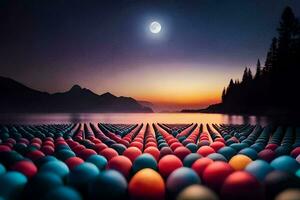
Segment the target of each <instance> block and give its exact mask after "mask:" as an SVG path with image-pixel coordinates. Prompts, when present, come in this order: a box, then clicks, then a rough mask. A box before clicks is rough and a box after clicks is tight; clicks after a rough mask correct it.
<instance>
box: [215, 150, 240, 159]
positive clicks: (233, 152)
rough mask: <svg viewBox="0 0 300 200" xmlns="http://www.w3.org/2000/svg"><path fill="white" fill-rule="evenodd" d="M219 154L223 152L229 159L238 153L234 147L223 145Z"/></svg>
mask: <svg viewBox="0 0 300 200" xmlns="http://www.w3.org/2000/svg"><path fill="white" fill-rule="evenodd" d="M218 153H219V154H222V155H223V156H224V157H225V158H226V159H227V160H230V159H231V158H232V157H233V156H235V155H236V153H237V152H236V150H235V149H234V148H232V147H222V148H221V149H219V151H218Z"/></svg>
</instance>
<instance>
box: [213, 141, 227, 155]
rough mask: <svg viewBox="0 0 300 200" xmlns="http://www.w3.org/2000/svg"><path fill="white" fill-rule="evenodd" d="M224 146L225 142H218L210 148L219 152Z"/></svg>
mask: <svg viewBox="0 0 300 200" xmlns="http://www.w3.org/2000/svg"><path fill="white" fill-rule="evenodd" d="M224 146H225V144H224V143H223V142H218V141H216V142H213V143H211V144H210V147H211V148H213V149H214V150H215V152H217V151H218V150H219V149H221V148H222V147H224Z"/></svg>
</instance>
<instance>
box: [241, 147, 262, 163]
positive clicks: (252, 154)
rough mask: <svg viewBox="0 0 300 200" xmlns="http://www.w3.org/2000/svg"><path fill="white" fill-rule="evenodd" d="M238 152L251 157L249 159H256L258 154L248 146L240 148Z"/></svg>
mask: <svg viewBox="0 0 300 200" xmlns="http://www.w3.org/2000/svg"><path fill="white" fill-rule="evenodd" d="M238 154H243V155H245V156H248V157H249V158H251V160H256V159H257V156H258V155H257V152H256V151H255V150H254V149H252V148H250V147H248V148H245V149H242V150H240V152H239V153H238Z"/></svg>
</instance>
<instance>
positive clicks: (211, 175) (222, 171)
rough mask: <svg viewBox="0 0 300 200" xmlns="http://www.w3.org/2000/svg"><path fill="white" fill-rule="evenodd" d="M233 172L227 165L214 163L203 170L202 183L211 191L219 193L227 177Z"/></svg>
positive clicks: (218, 162) (219, 162)
mask: <svg viewBox="0 0 300 200" xmlns="http://www.w3.org/2000/svg"><path fill="white" fill-rule="evenodd" d="M201 159H202V158H201ZM233 172H234V169H233V168H232V167H231V166H230V165H229V164H228V163H225V162H222V161H215V162H213V163H211V164H209V165H208V166H207V167H206V168H205V169H204V172H203V176H202V177H203V182H204V183H205V184H206V185H207V186H208V187H210V188H211V189H213V190H215V191H217V192H219V191H220V189H221V187H222V185H223V182H224V181H225V179H226V178H227V176H229V175H230V174H231V173H233Z"/></svg>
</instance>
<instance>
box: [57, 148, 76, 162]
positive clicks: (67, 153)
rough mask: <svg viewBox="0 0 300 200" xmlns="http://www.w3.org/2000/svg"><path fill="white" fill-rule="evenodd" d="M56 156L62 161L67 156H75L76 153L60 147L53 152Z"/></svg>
mask: <svg viewBox="0 0 300 200" xmlns="http://www.w3.org/2000/svg"><path fill="white" fill-rule="evenodd" d="M55 155H56V157H57V158H58V159H60V160H62V161H64V160H67V159H68V158H71V157H75V156H76V154H75V153H74V152H73V151H72V150H69V149H61V150H59V151H57V152H56V153H55Z"/></svg>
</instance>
